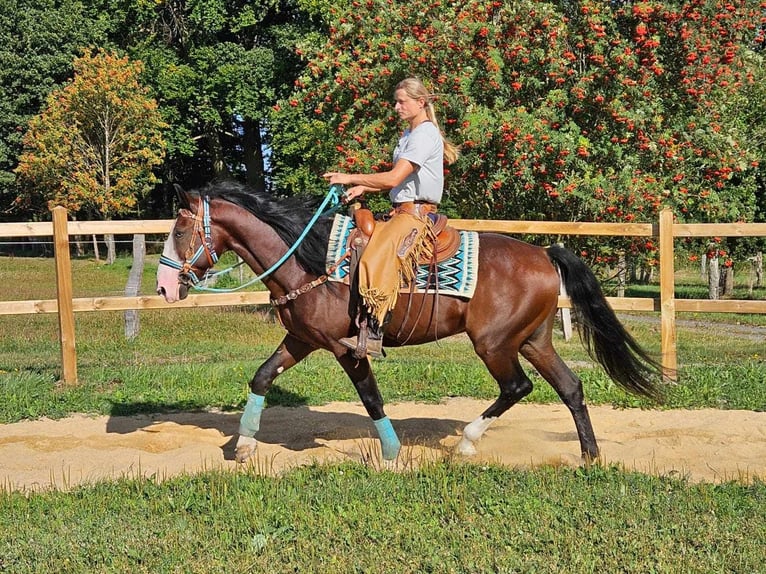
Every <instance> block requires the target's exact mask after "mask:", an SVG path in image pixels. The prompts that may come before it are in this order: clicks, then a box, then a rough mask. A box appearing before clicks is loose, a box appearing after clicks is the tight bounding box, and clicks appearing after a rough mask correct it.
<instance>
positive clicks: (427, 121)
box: [324, 78, 459, 357]
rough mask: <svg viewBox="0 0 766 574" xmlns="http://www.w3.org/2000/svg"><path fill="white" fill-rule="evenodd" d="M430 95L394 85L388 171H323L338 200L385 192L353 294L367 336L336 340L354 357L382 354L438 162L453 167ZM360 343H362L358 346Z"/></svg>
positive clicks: (410, 84)
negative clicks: (388, 207) (394, 128)
mask: <svg viewBox="0 0 766 574" xmlns="http://www.w3.org/2000/svg"><path fill="white" fill-rule="evenodd" d="M433 99H434V96H433V95H432V94H431V93H430V92H429V91H428V90H427V89H426V87H425V86H424V85H423V83H422V82H421V81H420V80H419V79H417V78H407V79H405V80H402V81H401V82H399V83H398V84H397V86H396V89H395V90H394V100H395V102H396V105H395V108H394V109H395V110H396V112H397V113H398V114H399V117H400V118H401V119H402V120H403V121H404V122H405V123H406V124H407V127H406V129H405V130H404V133H403V134H402V136H401V138H400V139H399V143H398V145H397V146H396V149H395V150H394V156H393V167H392V168H391V170H389V171H386V172H379V173H338V172H328V173H325V174H324V177H325V178H326V179H328V180H329V182H330V183H331V184H340V185H344V186H350V187H348V189H347V190H346V193H345V198H344V201H346V202H349V201H352V200H354V199H356V198H358V197H361V196H363V195H365V194H368V193H379V192H382V191H386V190H390V191H389V197H390V199H391V202H392V204H393V211H392V217H391V219H390V220H389V221H388V222H386V223H385V225H382V226H381V225H379V226H377V227H376V229H375V233H374V234H373V236H372V238H371V240H370V243H369V244H368V246H367V247H366V249H365V251H364V253H363V255H362V258H361V260H360V262H359V268H358V277H359V294H360V296H361V297H362V300H363V301H364V306H365V309H366V312H367V328H368V332H367V337H366V338H357V337H347V338H343V339H341V340H340V342H341V343H342V344H343V345H345V346H346V347H348V348H350V349H353V350H355V351H356V352H357V354H364V353H365V352H366V354H368V355H370V356H373V357H380V356H382V354H383V350H382V347H383V341H382V340H383V333H382V326H383V324H384V322H385V319H386V315H387V314H388V312H389V311H390V310H391V309H393V308H394V306H395V305H396V301H397V297H398V294H399V287H400V285H401V284H402V282H405V283H408V282H409V281H411V280H413V279H414V278H413V274H414V269H415V264H416V262H417V259H418V257H419V256H420V254H421V252H422V251H423V250H424V249H428V245H427V243H426V239H427V234H426V233H424V232H425V231H426V230H427V229H428V226H429V225H430V220H429V218H428V214H429V213H433V212H435V211H436V209H437V207H438V205H439V203H440V202H441V200H442V194H443V192H444V164H445V162H446V163H447V164H451V163H453V162H454V161H455V160H456V159H457V157H458V153H459V150H458V148H457V147H456V146H454V145H452V144H451V143H450V142H449V141H448V140H447V139H445V138H444V136H443V134H442V132H441V129H440V128H439V123H438V121H437V118H436V113H435V111H434V107H433ZM360 340H366V341H365V342H366V345H364V344H362V345H361V346H360V345H359V343H360Z"/></svg>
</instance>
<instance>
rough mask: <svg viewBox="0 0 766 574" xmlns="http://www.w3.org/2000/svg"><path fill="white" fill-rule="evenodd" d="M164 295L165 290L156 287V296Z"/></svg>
mask: <svg viewBox="0 0 766 574" xmlns="http://www.w3.org/2000/svg"><path fill="white" fill-rule="evenodd" d="M164 294H165V288H164V287H157V295H164Z"/></svg>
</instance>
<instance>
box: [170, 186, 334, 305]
mask: <svg viewBox="0 0 766 574" xmlns="http://www.w3.org/2000/svg"><path fill="white" fill-rule="evenodd" d="M342 191H343V190H342V187H341V186H339V185H337V184H334V185H332V186H330V191H328V192H327V196H326V197H325V198H324V201H323V202H322V204H321V205H320V206H319V208H317V211H316V213H315V214H314V216H313V217H312V218H311V220H310V221H309V222H308V224H307V225H306V228H305V229H304V230H303V233H301V235H300V237H298V239H297V240H296V241H295V243H294V244H293V245H292V246H291V247H290V248H289V249H288V250H287V252H286V253H285V254H284V255H283V256H282V257H281V258H280V259H279V261H277V262H276V263H274V265H272V266H271V267H270V268H269V269H267V270H266V271H264V272H263V273H261V274H260V275H258V276H257V277H254V278H252V279H250V280H249V281H247V282H246V283H243V284H242V285H239V286H237V287H232V288H230V289H216V288H213V287H207V286H204V285H200V284H199V283H200V282H201V281H203V280H206V279H209V278H211V277H215V276H216V275H221V274H223V273H228V272H229V271H231V270H232V269H234V267H238V266H239V265H241V263H240V264H238V265H235V266H233V267H229V268H228V269H224V270H223V271H218V272H214V273H210V267H213V265H215V263H216V262H217V261H218V255H217V254H216V252H215V249H214V248H213V238H212V235H211V233H210V197H208V196H207V195H206V196H204V197H202V198H201V201H200V203H201V204H202V217H200V215H199V213H195V214H191V212H188V213H189V215H188V216H187V217H193V218H194V234H193V235H192V239H191V241H189V247H188V248H187V250H186V253H185V259H184V262H183V263H178V261H175V260H173V259H170V258H168V257H165V256H164V255H162V256H160V265H166V266H168V267H171V268H173V269H177V270H178V271H179V273H178V276H179V279H186V280H187V281H188V282H189V283H191V284H192V287H194V288H195V289H198V290H200V291H210V292H215V293H232V292H234V291H239V290H240V289H244V288H245V287H248V286H250V285H252V284H254V283H257V282H258V281H260V280H262V279H263V278H264V277H268V276H269V275H271V274H272V273H273V272H274V271H276V270H277V269H278V268H279V267H280V266H281V265H282V264H283V263H284V262H285V261H287V259H288V258H289V257H290V256H291V255H292V254H293V253H294V252H295V250H296V249H298V246H299V245H300V244H301V242H302V241H303V240H304V239H305V238H306V235H308V233H309V231H310V230H311V228H312V227H313V226H314V224H315V223H316V222H317V220H318V219H319V218H320V217H322V216H324V215H329V214H331V213H334V212H336V211H338V209H340V208H341V207H342V203H341V201H340V195H342ZM330 203H331V204H332V207H330V208H329V209H327V210H326V211H325V210H324V209H325V207H327V205H328V204H330ZM184 211H186V210H182V211H181V214H182V215H185V214H184ZM197 235H199V237H200V240H201V241H200V246H199V247H198V248H197V250H196V251H195V252H194V253H193V254H192V249H193V246H194V238H195V237H196V236H197ZM203 254H204V255H205V256H206V257H207V260H208V263H209V268H208V270H207V271H206V272H205V274H204V275H203V276H202V277H198V276H197V273H196V272H195V271H194V269H193V266H194V264H195V263H196V262H197V261H198V260H199V258H200V257H202V255H203ZM294 298H295V297H293V299H294Z"/></svg>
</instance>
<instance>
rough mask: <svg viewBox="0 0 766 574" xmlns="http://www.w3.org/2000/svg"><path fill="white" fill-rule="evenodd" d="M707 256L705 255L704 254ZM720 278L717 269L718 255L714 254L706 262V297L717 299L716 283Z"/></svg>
mask: <svg viewBox="0 0 766 574" xmlns="http://www.w3.org/2000/svg"><path fill="white" fill-rule="evenodd" d="M705 257H707V255H705ZM720 280H721V276H720V273H719V271H718V256H717V255H715V256H713V257H712V258H711V259H709V260H708V262H707V285H708V299H718V283H719V281H720Z"/></svg>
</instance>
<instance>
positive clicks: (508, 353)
mask: <svg viewBox="0 0 766 574" xmlns="http://www.w3.org/2000/svg"><path fill="white" fill-rule="evenodd" d="M474 346H475V349H476V353H477V354H478V355H479V357H481V359H482V361H484V364H485V365H486V366H487V369H489V372H490V373H491V374H492V376H493V377H494V378H495V380H496V381H497V384H498V386H499V387H500V395H499V396H498V397H497V400H495V402H494V403H492V405H491V406H490V407H489V408H488V409H487V410H486V411H484V412H483V413H482V414H481V416H479V417H478V418H477V419H475V420H474V421H473V422H471V423H469V424H468V425H466V427H465V428H464V429H463V436H462V438H461V439H460V442H459V443H458V445H457V447H456V450H457V452H458V453H460V454H464V455H473V454H476V446H475V443H476V442H477V441H478V440H479V439H480V438H481V437H482V436H483V435H484V433H485V432H486V430H487V429H488V428H489V427H490V425H491V424H492V423H493V422H495V421H496V420H497V418H498V417H499V416H500V415H502V414H503V413H504V412H505V411H507V410H508V409H510V408H511V407H512V406H513V405H515V404H516V403H518V402H519V401H520V400H521V399H523V398H524V397H525V396H527V395H528V394H529V393H531V392H532V381H530V380H529V377H527V375H526V373H524V370H523V369H522V368H521V364H520V363H519V359H518V354H517V352H516V350H515V349H514V348H513V346H512V345H510V344H505V345H497V346H493V347H492V348H485V347H483V346H482V345H480V344H479V343H477V342H474Z"/></svg>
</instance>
